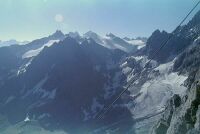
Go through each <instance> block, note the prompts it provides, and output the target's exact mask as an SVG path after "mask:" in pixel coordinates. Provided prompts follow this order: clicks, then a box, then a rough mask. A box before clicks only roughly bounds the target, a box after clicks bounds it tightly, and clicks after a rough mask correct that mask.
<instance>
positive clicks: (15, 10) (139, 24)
mask: <svg viewBox="0 0 200 134" xmlns="http://www.w3.org/2000/svg"><path fill="white" fill-rule="evenodd" d="M197 1H198V0H0V17H1V19H0V40H9V39H17V40H29V41H30V40H33V39H37V38H40V37H44V36H48V35H50V34H52V33H53V32H55V31H56V30H57V29H59V30H62V31H63V32H64V33H67V32H71V31H78V32H80V33H81V34H82V33H85V32H87V31H89V30H92V31H94V32H96V33H98V34H100V35H104V34H106V33H110V32H111V33H114V34H116V35H118V36H120V37H125V36H127V37H137V36H146V37H148V36H150V35H151V33H152V32H153V31H154V30H156V29H160V30H166V31H168V32H171V31H172V30H173V29H174V28H175V27H176V26H177V25H178V23H179V22H180V21H181V19H182V18H183V17H184V16H185V15H186V14H187V13H188V12H189V10H190V9H191V8H192V7H193V6H194V5H195V4H196V3H197ZM197 10H200V7H198V8H197ZM197 10H196V11H195V12H197ZM193 15H194V14H192V16H193ZM190 18H191V17H190Z"/></svg>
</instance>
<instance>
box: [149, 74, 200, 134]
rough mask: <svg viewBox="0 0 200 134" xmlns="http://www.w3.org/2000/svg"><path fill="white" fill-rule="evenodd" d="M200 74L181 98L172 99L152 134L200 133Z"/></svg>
mask: <svg viewBox="0 0 200 134" xmlns="http://www.w3.org/2000/svg"><path fill="white" fill-rule="evenodd" d="M199 78H200V73H199V72H198V73H197V74H196V77H195V82H194V83H193V84H192V86H191V88H190V89H189V90H188V91H187V93H186V95H185V96H184V97H183V98H181V103H180V97H178V96H176V97H173V98H172V99H171V100H170V102H169V104H168V106H167V108H166V110H165V112H164V114H163V117H162V118H161V119H160V120H159V121H158V123H157V125H156V126H155V127H154V129H153V133H154V134H197V133H199V132H200V131H199V130H200V126H199V123H200V120H199V119H200V113H199V112H200V83H199V82H198V81H199Z"/></svg>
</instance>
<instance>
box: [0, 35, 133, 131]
mask: <svg viewBox="0 0 200 134" xmlns="http://www.w3.org/2000/svg"><path fill="white" fill-rule="evenodd" d="M125 55H126V53H124V52H123V51H121V50H109V49H107V48H104V47H102V46H100V45H99V44H97V43H96V42H94V41H93V40H91V39H86V40H85V41H83V42H82V44H79V43H78V42H77V41H76V40H75V39H73V38H71V37H67V38H65V39H64V40H63V41H61V42H59V43H57V44H54V45H53V46H51V47H45V48H44V50H43V51H42V52H41V53H40V54H39V55H38V56H36V57H35V58H34V59H33V60H32V61H31V64H30V65H29V66H28V67H27V68H26V71H25V72H24V73H23V74H20V75H19V76H14V77H12V78H10V79H8V80H6V81H5V83H3V84H2V86H0V89H1V96H2V97H1V102H4V104H3V106H2V108H1V110H0V111H1V113H3V114H5V115H7V116H8V117H9V118H8V119H9V121H11V122H12V123H15V122H19V121H22V120H23V119H24V118H25V117H26V115H27V114H28V115H29V116H30V117H31V118H32V119H36V120H38V121H40V123H41V124H42V125H43V126H44V127H45V128H48V129H59V128H61V129H65V130H68V131H72V132H79V131H81V130H85V129H86V128H87V127H88V128H90V129H91V128H92V127H94V126H91V125H90V124H91V123H92V122H94V121H95V122H96V116H97V113H98V112H99V111H100V110H101V109H102V108H103V107H104V106H105V105H107V104H109V103H110V102H111V101H112V100H113V97H115V96H113V95H114V94H113V93H118V92H119V91H121V90H122V88H123V87H122V86H123V85H124V82H125V76H124V75H123V74H121V73H120V72H121V71H120V68H119V65H118V63H119V61H120V59H121V58H122V57H123V56H125ZM14 60H15V59H14ZM16 61H18V60H16ZM16 64H17V63H16ZM16 68H17V67H15V69H16ZM116 75H117V76H116ZM118 75H119V76H120V77H119V79H118ZM116 78H117V79H118V80H117V83H116V84H117V85H113V82H112V81H113V80H114V79H116ZM107 88H108V89H107ZM106 89H107V90H109V92H111V93H112V92H113V93H112V94H110V95H109V94H108V93H107V92H108V91H106ZM106 94H108V95H109V96H108V95H107V97H106V98H105V97H104V96H105V95H106ZM9 97H10V98H9ZM118 104H123V101H122V100H119V101H118ZM121 113H123V114H121ZM118 115H121V116H118ZM130 117H131V114H130V112H129V110H128V109H127V108H126V107H121V106H120V105H119V106H117V105H116V106H115V108H114V109H113V110H112V112H111V113H108V115H107V118H106V119H103V120H102V121H100V122H97V123H96V124H95V126H99V125H101V124H102V123H103V122H104V123H105V124H107V125H108V124H111V123H113V122H115V121H117V120H119V119H120V118H127V119H128V120H129V124H131V122H132V121H131V118H130ZM77 126H80V130H79V128H78V129H75V128H77ZM127 126H128V127H129V125H125V126H124V127H126V128H127ZM83 128H84V129H83ZM121 128H122V129H124V128H123V127H121ZM119 131H122V130H119Z"/></svg>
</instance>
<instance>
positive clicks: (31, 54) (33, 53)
mask: <svg viewBox="0 0 200 134" xmlns="http://www.w3.org/2000/svg"><path fill="white" fill-rule="evenodd" d="M59 41H60V40H50V41H49V42H48V43H46V44H44V45H43V46H42V47H40V48H38V49H35V50H30V51H28V52H26V53H25V54H24V55H22V58H23V59H26V58H31V57H35V56H37V55H38V54H39V53H40V52H41V51H42V50H43V49H44V47H50V46H52V45H53V44H54V43H58V42H59Z"/></svg>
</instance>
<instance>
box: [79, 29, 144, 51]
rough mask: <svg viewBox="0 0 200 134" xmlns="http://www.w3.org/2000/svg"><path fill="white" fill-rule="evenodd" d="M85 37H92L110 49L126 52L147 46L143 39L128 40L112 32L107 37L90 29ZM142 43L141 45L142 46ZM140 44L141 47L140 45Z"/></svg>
mask: <svg viewBox="0 0 200 134" xmlns="http://www.w3.org/2000/svg"><path fill="white" fill-rule="evenodd" d="M83 37H84V38H92V39H93V40H94V41H95V42H97V43H98V44H100V45H102V46H104V47H106V48H109V49H120V50H122V51H125V52H134V51H137V49H140V47H141V46H142V47H144V46H145V42H143V41H142V40H134V41H133V40H131V41H127V40H124V39H122V38H120V37H117V36H115V35H114V34H112V33H110V34H107V35H106V36H105V37H101V36H100V35H98V34H96V33H94V32H92V31H89V32H87V33H85V34H84V35H83ZM140 45H141V46H140ZM138 46H140V47H138Z"/></svg>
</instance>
